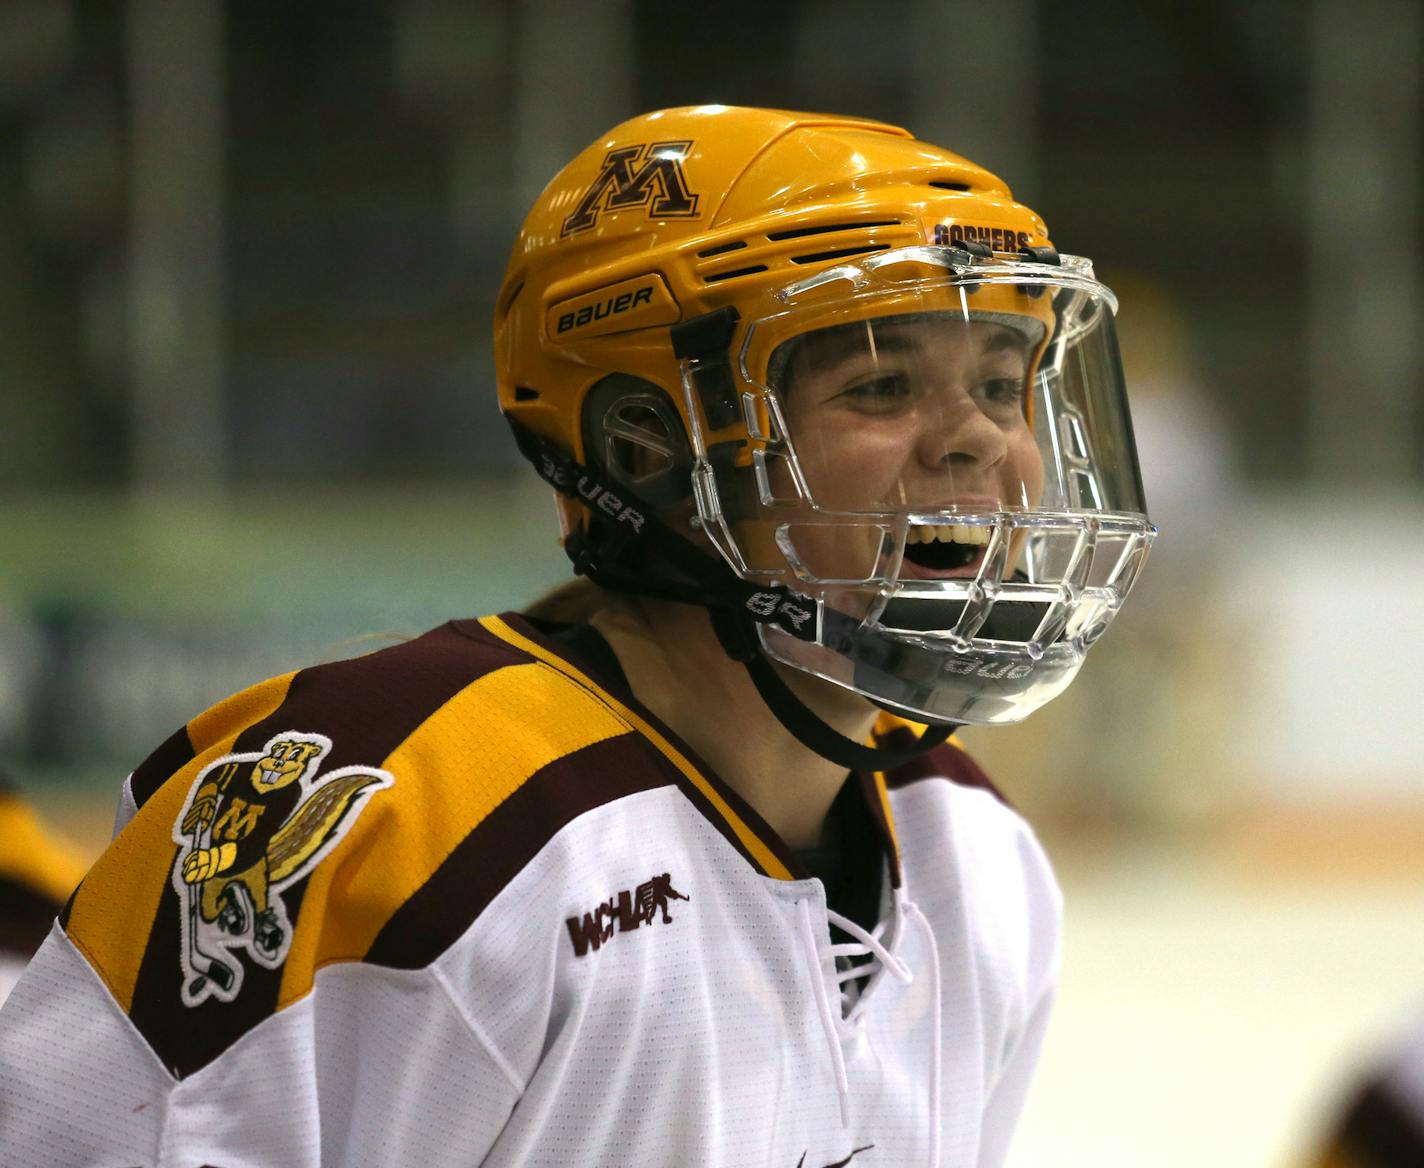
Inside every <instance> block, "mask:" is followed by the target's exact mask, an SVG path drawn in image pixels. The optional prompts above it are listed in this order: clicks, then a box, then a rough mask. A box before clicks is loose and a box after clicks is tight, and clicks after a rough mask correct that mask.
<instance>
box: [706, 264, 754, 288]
mask: <svg viewBox="0 0 1424 1168" xmlns="http://www.w3.org/2000/svg"><path fill="white" fill-rule="evenodd" d="M764 271H766V265H765V264H754V265H753V266H752V267H750V268H736V269H734V270H733V271H730V272H718V273H717V274H716V275H715V276H703V277H702V282H703V283H704V284H717V283H720V282H721V281H723V280H735V279H736V278H737V277H738V276H754V275H756V274H757V273H758V272H764Z"/></svg>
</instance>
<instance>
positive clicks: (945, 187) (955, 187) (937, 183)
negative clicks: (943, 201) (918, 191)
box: [930, 178, 971, 191]
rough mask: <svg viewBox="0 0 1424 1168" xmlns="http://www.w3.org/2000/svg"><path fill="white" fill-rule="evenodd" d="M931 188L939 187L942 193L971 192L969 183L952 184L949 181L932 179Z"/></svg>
mask: <svg viewBox="0 0 1424 1168" xmlns="http://www.w3.org/2000/svg"><path fill="white" fill-rule="evenodd" d="M930 186H932V187H938V188H939V189H940V190H942V191H967V190H970V189H971V188H970V186H969V184H968V183H962V182H951V181H950V180H949V179H947V178H946V179H931V180H930Z"/></svg>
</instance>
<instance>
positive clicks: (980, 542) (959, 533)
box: [907, 523, 990, 547]
mask: <svg viewBox="0 0 1424 1168" xmlns="http://www.w3.org/2000/svg"><path fill="white" fill-rule="evenodd" d="M989 534H990V532H989V529H988V528H987V527H975V526H971V525H970V524H968V523H955V524H943V525H935V526H931V525H929V524H917V525H916V526H914V527H912V528H910V532H909V535H908V537H907V541H908V542H909V543H935V542H939V543H962V544H970V545H972V546H974V547H986V546H988V543H989Z"/></svg>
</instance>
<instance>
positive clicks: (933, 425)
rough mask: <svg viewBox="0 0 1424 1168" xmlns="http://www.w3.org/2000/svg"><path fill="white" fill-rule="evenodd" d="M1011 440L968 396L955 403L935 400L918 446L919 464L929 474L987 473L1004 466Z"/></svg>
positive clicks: (938, 398) (929, 408) (955, 399)
mask: <svg viewBox="0 0 1424 1168" xmlns="http://www.w3.org/2000/svg"><path fill="white" fill-rule="evenodd" d="M1008 453H1009V443H1008V439H1007V437H1006V436H1005V434H1004V431H1003V430H1002V429H1001V428H1000V426H999V424H998V423H997V422H995V421H994V420H993V419H992V418H990V417H988V416H987V415H986V414H985V413H984V411H983V410H981V409H980V408H979V405H978V403H977V402H976V401H975V400H974V399H973V398H971V397H970V396H969V395H968V394H967V393H960V394H956V395H955V396H954V398H953V399H952V400H945V398H944V397H936V398H935V400H934V401H933V403H932V404H931V405H929V406H927V408H926V416H925V417H924V418H923V421H922V425H921V427H920V433H919V438H918V440H917V442H916V454H917V456H918V458H919V461H920V464H921V465H922V466H924V467H925V468H926V469H928V470H933V471H943V470H945V469H948V470H960V471H963V470H970V469H974V470H986V469H988V468H990V467H994V466H997V465H998V464H999V463H1001V462H1003V461H1004V459H1005V458H1006V457H1007V456H1008Z"/></svg>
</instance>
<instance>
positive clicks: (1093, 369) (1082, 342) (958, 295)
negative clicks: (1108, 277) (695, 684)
mask: <svg viewBox="0 0 1424 1168" xmlns="http://www.w3.org/2000/svg"><path fill="white" fill-rule="evenodd" d="M776 299H777V300H778V301H779V303H780V304H781V305H784V309H783V310H782V311H778V312H775V313H772V314H770V315H768V316H766V317H764V318H762V319H760V320H756V321H753V322H751V323H750V325H749V327H748V329H747V332H746V334H745V339H744V341H743V344H742V346H741V349H740V352H739V354H738V359H737V361H736V370H735V372H736V375H737V377H736V381H737V384H736V389H737V392H738V394H739V398H740V406H741V410H742V414H743V417H742V418H741V419H739V420H738V433H737V436H736V437H735V438H729V437H728V436H727V428H726V427H725V426H723V427H722V429H721V430H713V429H712V428H710V427H709V426H708V424H707V418H706V415H705V413H704V412H703V411H702V409H701V407H700V403H699V397H698V393H697V391H696V386H697V384H698V376H699V369H698V368H697V365H698V363H697V362H696V361H688V362H684V384H685V387H686V390H687V396H688V411H689V415H690V417H691V419H692V431H693V433H692V438H693V446H694V454H695V457H696V466H695V468H694V473H693V482H694V487H695V495H696V500H697V507H698V513H699V517H700V521H701V524H702V526H703V529H704V530H705V531H706V532H707V534H708V535H709V536H710V537H711V538H712V540H713V542H714V543H715V544H716V545H717V547H718V549H719V551H720V552H721V553H722V555H723V556H724V557H725V558H726V559H727V561H728V562H729V563H730V564H731V565H732V567H733V568H734V569H735V570H736V571H737V573H738V574H739V575H741V576H742V577H743V578H745V579H748V580H754V581H757V582H765V583H768V584H771V583H777V584H783V585H785V586H787V587H788V588H790V589H792V590H793V591H795V592H798V593H801V594H803V595H805V596H807V597H810V598H811V599H813V600H814V601H815V602H816V607H817V628H816V629H815V635H814V637H813V638H809V639H801V638H799V637H797V636H794V635H792V634H791V633H789V632H787V631H785V630H783V629H782V628H778V627H775V626H772V625H762V626H760V629H759V633H760V636H761V639H762V645H763V648H764V649H765V650H766V652H767V654H768V655H769V656H770V657H772V658H774V659H775V660H778V661H781V662H783V663H785V664H787V665H791V666H794V667H796V668H798V669H802V670H805V671H807V672H810V673H813V674H815V675H817V676H819V677H822V678H825V679H827V680H829V681H832V682H835V683H836V684H839V685H842V686H845V687H847V688H849V689H852V690H855V691H856V692H858V693H861V694H863V695H864V696H866V697H868V698H870V699H871V700H873V701H875V702H877V703H879V704H880V705H882V706H885V707H887V708H889V709H892V710H894V711H896V712H900V713H904V714H907V715H910V716H912V717H915V718H918V719H921V720H927V721H936V722H959V723H983V724H987V723H1006V722H1015V721H1018V720H1020V719H1022V718H1023V717H1025V716H1027V714H1029V713H1030V712H1032V711H1033V710H1034V709H1036V708H1037V707H1038V706H1040V705H1042V704H1043V703H1044V702H1046V701H1048V700H1050V699H1051V698H1053V697H1055V696H1056V695H1057V694H1058V693H1060V692H1062V690H1063V689H1064V688H1065V687H1066V686H1067V685H1068V683H1069V682H1070V681H1071V680H1072V678H1073V676H1074V675H1075V674H1076V672H1077V670H1078V668H1079V666H1080V665H1081V664H1082V661H1083V657H1084V655H1085V654H1086V652H1087V650H1088V648H1089V647H1090V646H1091V645H1092V644H1093V643H1094V642H1095V641H1096V640H1097V639H1098V637H1099V636H1101V635H1102V633H1103V631H1104V630H1105V629H1106V627H1107V625H1108V624H1109V622H1110V621H1111V620H1112V618H1113V616H1114V615H1115V614H1116V613H1117V611H1118V609H1119V608H1120V607H1121V605H1122V602H1123V599H1124V598H1125V597H1126V595H1127V592H1128V590H1129V589H1130V588H1131V586H1132V583H1133V580H1134V578H1135V577H1136V575H1137V573H1138V571H1139V569H1140V568H1141V565H1142V563H1143V561H1144V559H1145V557H1146V555H1147V551H1148V548H1149V546H1150V543H1151V540H1152V538H1153V535H1154V534H1155V532H1154V529H1153V528H1152V527H1151V525H1150V524H1149V522H1148V520H1147V514H1146V506H1145V503H1144V501H1143V496H1142V487H1141V480H1140V476H1139V474H1138V469H1137V459H1136V452H1135V449H1134V445H1133V440H1132V431H1131V423H1130V420H1129V416H1128V411H1127V399H1126V393H1125V390H1124V387H1123V383H1122V374H1121V367H1120V363H1119V360H1118V355H1117V342H1116V337H1115V334H1114V330H1113V315H1114V312H1115V309H1116V301H1115V299H1114V297H1113V295H1112V293H1111V292H1109V291H1108V290H1107V288H1105V287H1104V286H1103V285H1101V284H1099V283H1098V282H1097V281H1096V280H1094V279H1093V276H1092V268H1091V265H1090V264H1089V263H1088V262H1087V261H1086V260H1082V259H1077V258H1075V257H1068V256H1065V257H1062V259H1061V262H1060V263H1058V264H1047V263H1037V262H1026V261H1017V260H1005V259H976V258H973V257H971V256H969V255H968V254H966V253H965V252H963V251H960V250H957V249H952V248H946V247H910V248H901V249H897V250H895V251H888V252H884V253H882V254H880V255H878V256H874V257H872V258H870V259H867V260H864V261H860V262H857V263H853V264H846V265H843V266H840V267H837V268H832V269H829V270H826V271H823V272H819V273H817V274H816V275H814V276H812V277H809V278H808V279H806V280H802V281H800V282H798V283H796V284H793V285H791V286H789V287H787V288H785V289H783V290H782V291H781V292H779V293H778V294H777V297H776ZM743 426H744V427H745V428H744V429H742V427H743ZM808 636H809V635H808Z"/></svg>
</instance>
